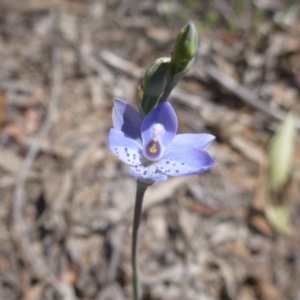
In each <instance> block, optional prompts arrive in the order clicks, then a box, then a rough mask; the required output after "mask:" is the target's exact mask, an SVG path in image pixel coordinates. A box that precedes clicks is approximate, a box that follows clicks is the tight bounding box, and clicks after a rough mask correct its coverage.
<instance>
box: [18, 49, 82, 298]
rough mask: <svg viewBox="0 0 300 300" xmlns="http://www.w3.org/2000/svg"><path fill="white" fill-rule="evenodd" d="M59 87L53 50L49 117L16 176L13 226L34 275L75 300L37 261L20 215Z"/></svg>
mask: <svg viewBox="0 0 300 300" xmlns="http://www.w3.org/2000/svg"><path fill="white" fill-rule="evenodd" d="M61 84H62V66H61V61H60V51H59V49H55V50H54V51H53V84H52V91H51V97H50V103H49V110H48V115H47V118H46V120H45V122H44V124H43V126H42V128H41V129H40V131H39V132H38V134H37V136H36V138H35V139H34V140H33V142H32V144H31V147H30V149H29V152H28V154H27V156H26V157H25V159H24V162H23V164H22V167H21V169H20V172H19V174H18V178H17V181H16V186H15V191H14V202H13V217H14V222H15V228H16V234H17V238H18V240H19V242H20V243H21V246H22V247H21V249H22V251H23V252H24V254H25V255H26V257H27V259H28V262H29V264H30V265H31V267H32V269H33V270H35V271H36V272H37V274H39V275H40V276H41V277H42V278H43V279H45V280H46V281H47V282H48V283H50V284H51V285H52V286H53V288H54V289H55V290H56V291H57V292H58V293H59V294H60V295H61V296H62V297H63V299H65V300H74V299H75V298H76V297H75V295H74V292H73V291H72V289H71V288H70V287H69V286H68V285H66V284H65V283H63V282H61V281H60V280H58V278H57V277H56V276H55V275H54V274H53V273H52V272H51V271H50V270H49V269H48V267H47V266H46V265H45V263H44V262H43V261H42V259H41V258H40V257H38V256H37V255H36V253H35V252H34V250H33V248H32V245H31V242H30V238H29V234H28V230H27V228H26V223H25V221H24V218H23V213H22V209H23V206H24V205H25V203H26V197H25V195H24V185H25V182H26V179H27V177H28V174H29V171H30V169H31V167H32V165H33V163H34V160H35V158H36V156H37V154H38V152H39V149H40V146H41V142H42V141H43V139H44V138H45V137H46V135H47V134H48V133H49V131H50V128H51V126H52V123H53V117H54V113H55V110H56V107H57V103H58V101H59V98H60V94H61Z"/></svg>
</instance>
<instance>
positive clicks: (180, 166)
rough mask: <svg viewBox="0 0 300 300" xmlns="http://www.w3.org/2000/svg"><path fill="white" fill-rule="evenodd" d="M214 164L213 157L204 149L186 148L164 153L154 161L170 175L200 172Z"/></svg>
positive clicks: (162, 170)
mask: <svg viewBox="0 0 300 300" xmlns="http://www.w3.org/2000/svg"><path fill="white" fill-rule="evenodd" d="M215 164H216V162H215V161H214V159H213V158H212V157H211V156H210V155H209V154H208V153H207V152H206V151H202V150H196V149H186V148H185V149H177V150H176V151H170V152H168V153H165V154H164V156H163V157H162V158H161V159H160V160H159V161H157V162H156V165H157V167H158V168H159V170H160V171H161V172H163V173H165V174H167V175H172V176H187V175H195V174H201V173H203V172H205V171H207V170H209V169H210V168H212V167H213V166H214V165H215Z"/></svg>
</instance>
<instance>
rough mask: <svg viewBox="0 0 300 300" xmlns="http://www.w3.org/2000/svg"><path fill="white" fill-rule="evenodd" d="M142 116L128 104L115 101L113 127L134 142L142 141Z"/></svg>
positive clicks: (118, 100)
mask: <svg viewBox="0 0 300 300" xmlns="http://www.w3.org/2000/svg"><path fill="white" fill-rule="evenodd" d="M142 121H143V118H142V116H141V115H140V114H139V113H138V112H137V111H136V110H135V109H134V108H133V107H132V106H131V105H129V104H128V103H127V102H125V101H123V100H120V99H117V98H115V99H114V108H113V125H114V128H115V129H118V130H121V131H123V132H124V133H125V135H127V136H129V137H131V138H133V139H134V140H140V139H141V126H142Z"/></svg>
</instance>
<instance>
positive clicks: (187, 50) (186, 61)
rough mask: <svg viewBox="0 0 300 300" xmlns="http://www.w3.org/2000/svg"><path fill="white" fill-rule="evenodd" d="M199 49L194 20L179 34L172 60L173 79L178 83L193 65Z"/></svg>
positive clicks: (171, 74) (171, 73) (171, 75)
mask: <svg viewBox="0 0 300 300" xmlns="http://www.w3.org/2000/svg"><path fill="white" fill-rule="evenodd" d="M197 51H198V33H197V30H196V27H195V25H194V23H193V22H192V21H190V22H189V23H188V24H187V25H185V26H184V27H183V28H182V29H181V31H180V33H179V34H178V36H177V38H176V41H175V45H174V50H173V54H172V60H171V68H170V77H171V81H172V82H174V81H175V83H177V82H178V81H179V80H180V79H181V78H182V77H183V75H184V74H185V73H186V72H188V71H189V70H190V68H191V67H192V65H193V63H194V61H195V57H196V54H197Z"/></svg>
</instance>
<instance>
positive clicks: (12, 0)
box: [0, 0, 300, 300]
mask: <svg viewBox="0 0 300 300" xmlns="http://www.w3.org/2000/svg"><path fill="white" fill-rule="evenodd" d="M190 19H191V20H193V21H194V23H195V25H196V26H197V29H198V32H199V38H200V46H199V53H198V57H197V60H196V63H195V65H194V67H193V68H192V70H191V71H190V72H189V73H188V74H187V75H186V76H185V78H184V79H183V80H182V81H181V83H180V84H179V85H178V87H176V89H175V90H174V91H173V92H172V94H171V97H170V101H171V102H172V104H173V105H174V107H175V110H176V112H177V114H178V118H179V132H181V133H183V132H197V133H200V132H208V133H212V134H214V135H215V136H216V137H217V138H216V141H215V142H214V143H213V145H212V146H211V147H210V148H209V152H210V153H211V154H212V155H213V156H214V158H215V159H216V160H217V162H218V166H217V167H215V168H214V169H212V170H211V171H210V172H208V173H207V174H204V175H201V176H194V177H188V178H170V179H169V180H168V181H167V182H164V183H158V184H155V185H154V186H153V187H151V188H150V189H149V190H148V191H147V195H146V199H145V202H144V215H143V220H142V237H141V245H140V263H141V270H142V274H143V284H144V294H145V295H144V299H148V300H160V299H169V300H170V299H174V300H175V299H189V300H194V299H195V300H197V299H200V300H213V299H222V300H227V299H232V300H233V299H236V300H254V299H259V300H285V299H288V300H299V299H300V248H299V246H300V243H299V241H300V240H299V238H300V234H299V231H298V229H299V227H300V218H299V214H300V202H299V200H300V189H299V182H300V156H299V151H300V145H299V140H298V141H296V144H295V146H294V155H293V167H292V171H291V172H292V173H291V177H290V179H289V181H288V183H287V184H286V185H285V186H284V187H283V188H281V189H280V191H276V192H273V193H269V194H268V196H266V192H265V188H264V187H265V184H266V180H267V174H268V167H267V151H266V149H267V145H268V143H269V141H270V138H271V137H272V136H273V135H274V133H275V131H276V129H277V127H278V125H279V124H280V122H281V121H282V120H283V119H284V118H285V115H286V113H287V112H288V111H293V112H294V115H295V116H296V117H297V118H298V116H299V112H300V95H299V92H300V21H299V20H300V4H299V1H297V0H296V1H283V0H253V1H250V0H236V1H234V0H218V1H215V0H211V1H206V0H203V1H197V0H187V1H179V0H173V1H169V0H156V1H137V0H111V1H108V0H106V1H104V0H103V1H100V0H98V1H97V0H86V1H79V0H78V1H67V0H64V1H57V2H55V1H38V0H24V1H17V0H0V204H1V205H0V299H1V300H13V299H24V300H35V299H49V300H50V299H51V300H52V299H86V300H88V299H97V300H109V299H111V300H123V299H124V300H125V299H132V293H131V266H130V242H131V238H130V232H131V218H132V212H133V196H134V193H135V180H134V178H132V177H130V176H129V175H128V174H127V166H125V165H124V164H122V163H121V162H119V161H118V160H117V159H116V158H115V157H113V156H112V155H111V154H110V152H109V150H108V147H107V134H108V131H109V129H110V128H111V126H112V123H111V111H112V105H113V103H112V97H119V98H122V99H124V100H126V101H128V102H130V103H131V104H132V105H135V104H136V99H137V88H138V86H139V84H140V83H141V80H142V77H143V74H144V72H145V70H146V68H147V67H148V66H149V64H150V63H151V62H152V61H153V60H154V59H155V58H158V57H161V56H170V53H171V51H172V47H173V43H174V40H175V37H176V35H177V33H178V32H179V30H180V28H181V27H182V26H183V25H184V24H185V23H186V22H187V21H188V20H190ZM297 120H298V119H297ZM298 128H299V120H298ZM270 203H272V204H274V205H275V204H277V205H278V204H280V205H281V207H283V208H284V209H285V210H286V211H287V213H288V214H287V217H286V218H285V219H286V220H283V221H282V219H281V218H275V220H274V219H273V221H272V222H270V220H268V219H267V218H266V217H265V213H266V211H267V209H268V207H269V205H270ZM289 223H290V224H289ZM276 228H277V230H276Z"/></svg>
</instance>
